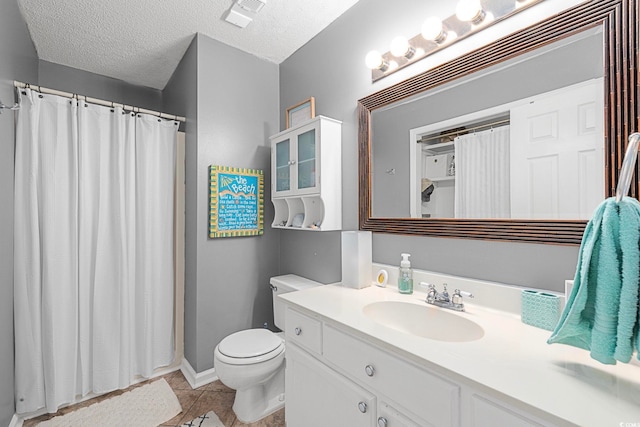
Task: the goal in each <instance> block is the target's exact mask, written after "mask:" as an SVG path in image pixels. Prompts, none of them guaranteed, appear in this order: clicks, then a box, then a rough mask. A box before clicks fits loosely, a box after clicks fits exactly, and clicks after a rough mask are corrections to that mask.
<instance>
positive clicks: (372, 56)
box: [364, 50, 387, 71]
mask: <svg viewBox="0 0 640 427" xmlns="http://www.w3.org/2000/svg"><path fill="white" fill-rule="evenodd" d="M364 62H365V63H366V64H367V67H369V68H370V69H372V70H382V69H383V68H386V66H387V64H386V63H385V62H384V58H382V55H380V52H378V51H377V50H372V51H371V52H369V53H367V56H366V57H365V58H364ZM383 71H384V70H383Z"/></svg>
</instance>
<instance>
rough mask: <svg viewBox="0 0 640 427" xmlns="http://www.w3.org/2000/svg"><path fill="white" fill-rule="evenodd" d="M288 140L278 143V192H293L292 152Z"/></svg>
mask: <svg viewBox="0 0 640 427" xmlns="http://www.w3.org/2000/svg"><path fill="white" fill-rule="evenodd" d="M290 145H291V144H290V142H289V140H288V139H285V140H284V141H281V142H278V143H276V188H275V190H276V192H280V191H289V190H291V163H290V161H291V154H290V153H291V151H290Z"/></svg>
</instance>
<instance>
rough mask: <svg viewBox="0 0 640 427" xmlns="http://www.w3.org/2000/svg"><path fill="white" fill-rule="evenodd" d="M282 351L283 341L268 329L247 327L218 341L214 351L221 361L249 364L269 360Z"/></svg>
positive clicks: (232, 363) (233, 363)
mask: <svg viewBox="0 0 640 427" xmlns="http://www.w3.org/2000/svg"><path fill="white" fill-rule="evenodd" d="M283 351H284V341H283V340H282V338H280V337H279V336H278V335H276V334H274V333H273V332H271V331H269V330H268V329H247V330H244V331H239V332H236V333H234V334H231V335H229V336H227V337H226V338H224V339H223V340H222V341H220V344H218V346H217V347H216V353H217V355H218V357H219V359H220V361H221V362H223V363H228V364H231V365H250V364H253V363H260V362H264V361H267V360H271V359H273V358H275V357H277V356H278V355H280V354H281V353H282V352H283Z"/></svg>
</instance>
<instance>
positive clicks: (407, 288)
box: [398, 254, 413, 294]
mask: <svg viewBox="0 0 640 427" xmlns="http://www.w3.org/2000/svg"><path fill="white" fill-rule="evenodd" d="M401 255H402V261H400V274H399V275H398V292H400V293H401V294H412V293H413V270H411V263H410V262H409V257H410V256H411V255H410V254H401Z"/></svg>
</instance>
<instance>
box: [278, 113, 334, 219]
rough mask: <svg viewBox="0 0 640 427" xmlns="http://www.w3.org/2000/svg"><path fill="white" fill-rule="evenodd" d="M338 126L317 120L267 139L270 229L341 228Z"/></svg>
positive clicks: (331, 122)
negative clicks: (269, 142)
mask: <svg viewBox="0 0 640 427" xmlns="http://www.w3.org/2000/svg"><path fill="white" fill-rule="evenodd" d="M341 141H342V122H340V121H337V120H334V119H330V118H328V117H324V116H318V117H316V118H313V119H310V120H309V121H306V122H304V123H301V124H299V125H296V126H294V127H292V128H289V129H287V130H285V131H283V132H280V133H278V134H276V135H273V136H272V137H271V147H272V150H271V168H272V170H271V177H272V178H271V201H272V202H273V205H274V208H275V217H274V220H273V223H272V227H274V228H293V229H300V230H312V231H322V230H340V229H341V228H342V160H341V159H342V144H341Z"/></svg>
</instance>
